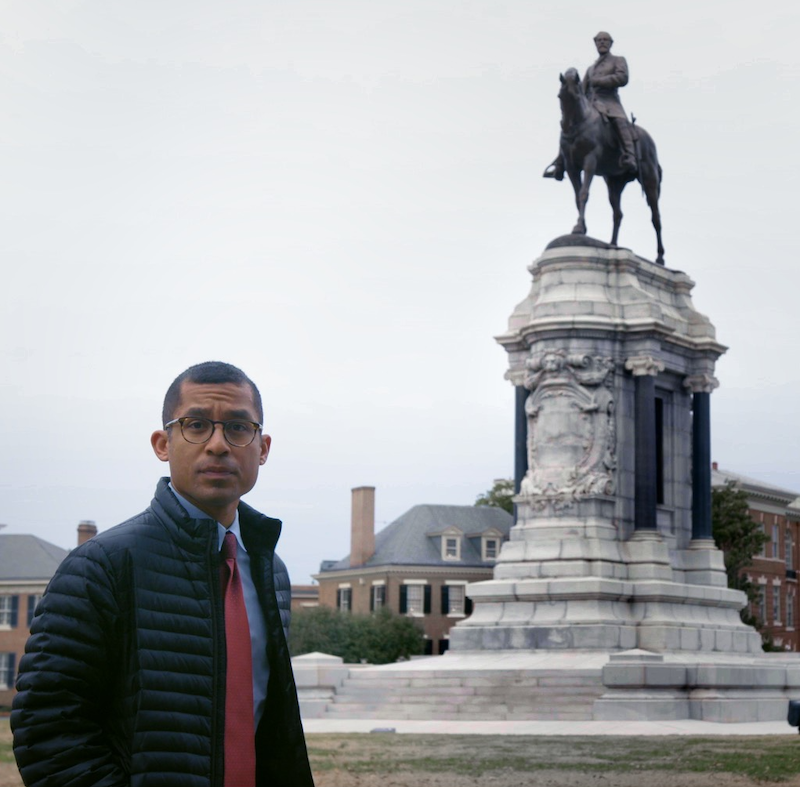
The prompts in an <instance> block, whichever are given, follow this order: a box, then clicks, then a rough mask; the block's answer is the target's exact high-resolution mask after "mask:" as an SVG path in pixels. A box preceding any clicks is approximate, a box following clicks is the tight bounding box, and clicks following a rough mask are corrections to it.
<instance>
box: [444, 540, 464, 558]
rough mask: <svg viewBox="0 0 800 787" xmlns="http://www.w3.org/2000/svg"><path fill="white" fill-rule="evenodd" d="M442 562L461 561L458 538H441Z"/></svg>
mask: <svg viewBox="0 0 800 787" xmlns="http://www.w3.org/2000/svg"><path fill="white" fill-rule="evenodd" d="M442 560H461V539H460V538H459V537H458V536H444V537H443V538H442Z"/></svg>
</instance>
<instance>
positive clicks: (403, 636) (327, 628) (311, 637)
mask: <svg viewBox="0 0 800 787" xmlns="http://www.w3.org/2000/svg"><path fill="white" fill-rule="evenodd" d="M424 649H425V638H424V636H423V631H422V627H421V626H420V624H419V621H417V620H415V619H414V618H409V617H406V616H405V615H396V614H395V613H394V612H392V610H390V609H388V608H387V607H383V608H382V609H379V610H378V611H377V612H376V613H375V614H373V615H351V614H349V613H346V612H340V611H338V610H335V609H331V608H330V607H315V608H314V609H304V610H301V611H299V612H296V613H294V615H293V616H292V627H291V629H290V633H289V650H290V652H291V654H292V655H293V656H298V655H300V654H302V653H313V652H315V651H317V652H320V653H329V654H330V655H332V656H340V657H341V658H343V659H344V660H345V662H347V663H348V664H358V663H359V662H361V661H366V662H368V663H369V664H391V663H392V662H395V661H397V660H398V659H401V658H404V659H408V658H411V656H417V655H419V654H421V653H422V652H423V651H424Z"/></svg>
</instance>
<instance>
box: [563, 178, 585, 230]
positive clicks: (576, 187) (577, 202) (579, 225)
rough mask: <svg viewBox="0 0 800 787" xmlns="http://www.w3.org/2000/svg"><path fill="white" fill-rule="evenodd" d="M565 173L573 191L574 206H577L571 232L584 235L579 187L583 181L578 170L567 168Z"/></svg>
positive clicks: (581, 186) (580, 187)
mask: <svg viewBox="0 0 800 787" xmlns="http://www.w3.org/2000/svg"><path fill="white" fill-rule="evenodd" d="M567 175H569V180H570V183H572V189H573V191H574V192H575V206H576V207H577V208H578V222H577V223H576V224H575V226H574V227H573V228H572V234H573V235H585V234H586V222H585V221H584V218H583V208H582V207H581V189H582V188H583V183H582V182H581V172H580V170H577V171H573V170H570V169H568V170H567ZM584 204H585V202H584Z"/></svg>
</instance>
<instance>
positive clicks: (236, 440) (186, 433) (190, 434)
mask: <svg viewBox="0 0 800 787" xmlns="http://www.w3.org/2000/svg"><path fill="white" fill-rule="evenodd" d="M175 424H180V427H181V434H182V435H183V439H184V440H186V442H187V443H194V444H195V445H197V444H200V443H207V442H208V441H209V440H210V439H211V435H213V434H214V428H215V427H216V425H217V424H222V435H223V437H224V438H225V441H226V442H227V443H229V444H230V445H232V446H235V447H236V448H244V447H245V446H248V445H250V443H252V442H253V440H255V439H256V434H258V430H259V429H261V427H262V426H263V424H259V423H256V422H255V421H241V420H239V419H238V418H237V419H235V420H233V421H212V420H211V419H210V418H198V417H196V416H193V415H187V416H184V417H183V418H175V419H174V420H172V421H169V422H168V423H166V424H164V428H165V429H169V428H170V427H171V426H175Z"/></svg>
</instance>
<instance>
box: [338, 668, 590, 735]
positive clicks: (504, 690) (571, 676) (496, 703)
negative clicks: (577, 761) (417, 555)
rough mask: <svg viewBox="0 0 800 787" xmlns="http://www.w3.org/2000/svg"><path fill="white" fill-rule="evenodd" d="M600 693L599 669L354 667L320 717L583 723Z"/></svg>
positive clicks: (587, 718) (588, 716)
mask: <svg viewBox="0 0 800 787" xmlns="http://www.w3.org/2000/svg"><path fill="white" fill-rule="evenodd" d="M603 691H604V689H603V684H602V680H601V673H600V670H597V669H585V670H577V669H573V670H569V671H568V674H565V673H564V671H557V670H535V669H534V670H517V671H514V672H509V671H507V670H487V669H481V670H459V671H458V672H457V673H454V672H453V671H452V670H442V671H439V670H431V671H430V672H428V671H419V670H418V671H409V670H404V669H400V668H395V669H392V668H391V667H388V666H387V667H382V668H378V669H375V668H373V669H366V670H364V669H354V670H350V673H349V676H348V677H347V678H346V679H345V680H344V682H343V684H342V685H341V687H340V688H339V689H338V690H337V692H336V694H335V696H334V697H333V699H332V701H331V702H329V704H328V705H327V709H326V711H325V713H324V716H323V717H324V718H328V719H387V720H391V719H396V720H400V719H418V720H438V719H441V720H464V721H466V720H475V719H478V720H557V721H585V720H589V719H591V718H592V706H593V704H594V702H595V700H596V699H597V698H598V697H600V695H601V694H603Z"/></svg>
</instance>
